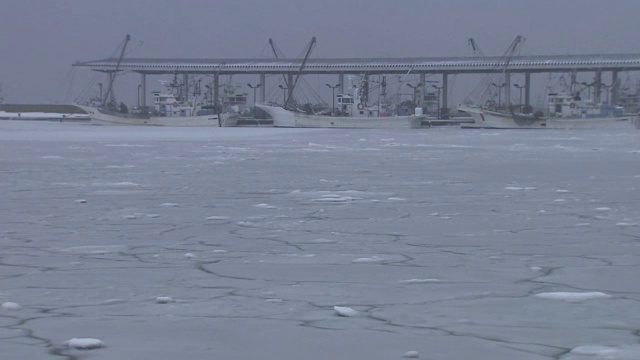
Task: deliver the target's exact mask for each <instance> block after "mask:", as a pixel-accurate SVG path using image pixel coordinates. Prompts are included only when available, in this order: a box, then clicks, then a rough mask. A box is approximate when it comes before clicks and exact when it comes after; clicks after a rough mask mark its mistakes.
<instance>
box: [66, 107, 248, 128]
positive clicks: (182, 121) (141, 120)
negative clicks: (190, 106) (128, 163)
mask: <svg viewBox="0 0 640 360" xmlns="http://www.w3.org/2000/svg"><path fill="white" fill-rule="evenodd" d="M77 106H78V107H80V108H81V109H82V110H84V111H85V112H86V113H87V114H88V115H89V117H90V118H91V124H92V125H138V126H176V127H182V126H185V127H186V126H194V127H231V126H236V125H237V124H238V116H239V114H237V113H223V114H220V117H218V115H203V116H181V117H170V116H148V117H145V116H137V115H132V114H120V113H115V112H110V111H105V110H102V109H98V108H94V107H90V106H84V105H77ZM218 119H220V121H218Z"/></svg>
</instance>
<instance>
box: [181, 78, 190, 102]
mask: <svg viewBox="0 0 640 360" xmlns="http://www.w3.org/2000/svg"><path fill="white" fill-rule="evenodd" d="M182 91H183V98H184V101H185V102H187V101H189V74H182Z"/></svg>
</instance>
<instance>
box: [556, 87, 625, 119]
mask: <svg viewBox="0 0 640 360" xmlns="http://www.w3.org/2000/svg"><path fill="white" fill-rule="evenodd" d="M547 104H548V106H549V108H548V110H549V115H550V116H552V117H560V118H591V117H601V116H622V115H623V114H624V109H623V108H622V107H621V106H615V105H610V104H596V103H594V102H593V100H591V99H586V100H583V99H582V98H581V97H580V96H579V95H572V94H570V93H567V92H559V93H549V94H548V95H547Z"/></svg>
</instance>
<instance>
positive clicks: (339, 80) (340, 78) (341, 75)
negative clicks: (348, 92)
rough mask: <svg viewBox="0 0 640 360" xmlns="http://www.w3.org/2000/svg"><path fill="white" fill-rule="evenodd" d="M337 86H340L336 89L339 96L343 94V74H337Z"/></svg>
mask: <svg viewBox="0 0 640 360" xmlns="http://www.w3.org/2000/svg"><path fill="white" fill-rule="evenodd" d="M338 84H340V86H339V87H338V90H339V91H340V94H344V74H338Z"/></svg>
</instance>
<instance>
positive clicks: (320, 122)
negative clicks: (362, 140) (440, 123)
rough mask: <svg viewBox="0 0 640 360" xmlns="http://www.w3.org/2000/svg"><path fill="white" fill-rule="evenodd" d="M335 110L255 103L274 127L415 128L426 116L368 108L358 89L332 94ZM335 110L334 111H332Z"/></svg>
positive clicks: (377, 107)
mask: <svg viewBox="0 0 640 360" xmlns="http://www.w3.org/2000/svg"><path fill="white" fill-rule="evenodd" d="M335 100H336V103H337V109H333V111H331V114H313V113H305V112H302V111H297V110H296V111H294V110H288V109H284V108H282V107H280V106H273V105H266V104H256V107H258V108H259V109H262V110H263V111H265V112H266V113H267V114H269V116H271V118H272V119H273V126H274V127H307V128H351V129H384V128H419V127H420V126H421V124H422V120H426V119H427V117H426V116H425V115H423V114H422V113H421V112H420V111H419V110H421V109H419V110H418V111H416V114H415V115H409V116H389V115H387V114H386V113H383V112H382V111H381V109H382V107H381V106H375V105H374V106H368V105H367V104H366V102H365V101H364V100H363V99H362V97H361V95H360V90H359V88H358V87H354V92H353V94H336V96H335ZM336 110H337V111H336Z"/></svg>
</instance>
